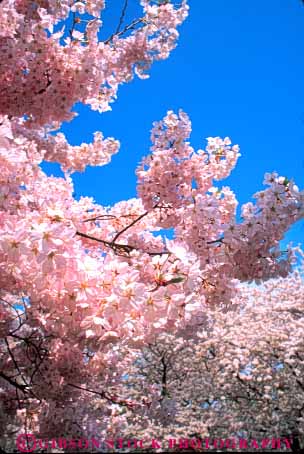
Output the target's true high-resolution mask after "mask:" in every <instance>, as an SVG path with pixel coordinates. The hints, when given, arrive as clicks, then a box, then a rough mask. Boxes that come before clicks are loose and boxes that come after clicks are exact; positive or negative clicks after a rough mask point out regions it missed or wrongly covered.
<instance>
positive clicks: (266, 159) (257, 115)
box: [44, 0, 304, 243]
mask: <svg viewBox="0 0 304 454" xmlns="http://www.w3.org/2000/svg"><path fill="white" fill-rule="evenodd" d="M123 3H124V0H108V1H107V5H108V6H107V9H106V11H105V12H104V14H103V20H104V23H105V29H104V31H103V36H105V37H107V36H109V35H110V34H111V32H112V31H113V30H114V28H115V26H116V25H117V22H118V18H119V15H120V12H121V7H122V5H123ZM138 4H139V0H129V9H128V15H127V21H128V19H129V20H130V19H132V18H134V17H138V16H139V15H140V13H141V8H140V7H139V6H138ZM189 5H190V15H189V17H188V19H187V20H186V22H185V23H184V24H183V26H182V27H181V28H180V29H179V31H180V39H179V42H178V47H177V48H176V49H175V50H174V51H173V53H172V54H171V57H170V58H169V59H167V60H165V61H162V62H156V63H155V64H154V66H153V67H152V70H151V72H150V74H151V77H150V79H148V80H139V79H135V80H134V81H133V82H132V83H130V84H126V85H124V86H122V87H121V88H120V90H119V97H118V99H117V101H116V102H115V103H114V104H113V105H112V109H113V110H112V111H110V112H106V113H104V114H101V115H100V114H97V113H95V112H91V111H90V110H89V109H88V108H86V107H83V106H77V107H76V110H77V111H78V112H79V114H80V115H79V117H78V118H76V119H75V120H74V121H73V122H71V123H70V124H66V125H64V127H63V131H64V132H65V134H66V135H67V137H68V139H69V140H70V142H71V143H72V144H79V143H81V142H84V141H91V140H92V133H93V132H94V131H96V130H101V131H102V132H103V133H104V135H105V136H113V137H115V138H117V139H119V140H120V142H121V149H120V152H119V153H118V154H117V155H116V156H114V157H113V159H112V162H111V163H110V164H109V165H107V166H104V167H96V168H92V167H91V168H89V169H87V170H86V172H85V173H83V174H79V173H77V174H74V176H73V180H74V183H75V192H76V194H77V196H78V197H79V196H80V195H86V196H93V197H94V199H95V200H96V201H97V202H98V203H100V204H102V205H110V204H113V203H115V202H117V201H119V200H122V199H127V198H130V197H134V196H136V177H135V173H134V172H135V168H136V166H137V164H138V162H139V161H140V159H141V157H142V156H144V155H146V154H148V153H149V146H150V140H149V137H150V130H151V126H152V122H153V121H155V120H159V119H161V118H162V117H163V116H164V115H165V113H166V111H167V110H178V109H179V108H182V109H183V110H184V111H185V112H187V113H188V114H189V116H190V118H191V120H192V126H193V132H192V137H191V142H192V145H193V146H194V147H195V148H203V147H204V146H205V138H206V137H209V136H223V137H225V136H229V137H230V138H231V139H232V141H233V143H238V144H239V145H240V147H241V153H242V157H241V158H240V159H239V162H238V165H237V167H236V169H235V170H234V172H233V174H232V176H231V177H229V178H228V179H227V180H226V181H225V184H229V185H230V186H231V188H232V189H233V190H234V191H235V193H236V195H237V198H238V200H239V202H240V204H242V203H245V202H247V201H250V200H251V196H252V194H253V193H255V192H257V191H259V190H261V189H262V181H263V175H264V173H265V172H271V171H277V172H278V173H279V174H281V175H284V176H287V177H288V178H294V179H295V181H296V183H297V184H298V186H299V187H300V188H301V189H304V178H303V177H304V153H303V149H304V148H303V145H304V90H303V86H304V77H303V74H304V57H303V49H304V5H303V3H302V2H301V0H254V1H245V0H230V1H227V0H189ZM44 168H45V169H46V170H47V171H48V173H53V174H58V173H57V171H56V168H55V167H54V166H52V165H46V166H44ZM303 239H304V223H303V222H301V223H298V224H297V225H296V226H295V227H294V228H293V229H292V231H291V232H290V233H289V234H288V235H287V240H288V241H290V240H292V241H294V242H296V243H298V242H303V243H304V241H303Z"/></svg>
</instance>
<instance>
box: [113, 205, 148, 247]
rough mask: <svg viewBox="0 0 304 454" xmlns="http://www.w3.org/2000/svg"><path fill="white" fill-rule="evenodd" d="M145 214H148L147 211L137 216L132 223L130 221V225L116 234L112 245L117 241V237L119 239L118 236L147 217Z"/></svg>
mask: <svg viewBox="0 0 304 454" xmlns="http://www.w3.org/2000/svg"><path fill="white" fill-rule="evenodd" d="M147 214H149V211H146V212H145V213H143V214H141V215H140V216H138V218H136V219H134V221H132V222H131V224H129V225H127V226H126V227H124V228H123V229H122V230H120V231H119V232H117V233H116V235H115V236H114V238H113V240H112V243H115V241H116V240H117V238H118V237H120V235H122V234H123V233H124V232H125V231H126V230H128V229H129V228H130V227H132V226H133V225H134V224H136V222H138V221H140V220H141V219H142V218H144V217H145V216H147Z"/></svg>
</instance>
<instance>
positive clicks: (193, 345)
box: [0, 0, 304, 448]
mask: <svg viewBox="0 0 304 454" xmlns="http://www.w3.org/2000/svg"><path fill="white" fill-rule="evenodd" d="M109 3H110V2H109ZM141 5H142V7H143V15H142V17H140V18H138V19H134V21H133V22H131V23H130V24H126V25H125V24H124V23H123V18H124V16H123V14H122V16H121V20H120V23H119V26H118V28H117V29H116V30H114V31H113V34H112V35H111V36H109V38H108V39H106V40H103V41H102V40H101V39H100V37H99V30H100V28H101V27H102V11H103V9H104V8H105V3H104V1H103V0H95V1H89V0H87V1H82V2H74V1H72V0H64V1H60V2H58V1H55V0H36V1H32V0H2V1H0V25H1V27H0V58H1V60H0V61H1V65H0V162H1V174H0V191H1V192H0V268H1V275H0V281H1V290H0V298H1V306H0V315H1V317H0V332H1V341H0V430H1V434H2V435H1V443H2V445H0V446H4V447H5V446H9V447H13V448H14V447H15V446H14V440H15V439H16V437H17V436H18V435H20V434H23V433H24V432H30V433H33V434H36V435H37V437H38V436H39V438H44V439H51V438H52V437H55V438H56V437H59V436H65V437H68V438H79V437H83V436H86V437H88V436H89V435H93V436H94V435H96V434H99V435H100V436H119V434H122V433H125V434H126V436H135V437H136V436H137V437H139V436H140V434H141V432H142V431H143V430H146V431H148V432H147V433H151V434H152V435H153V436H156V432H157V431H159V434H163V436H169V435H170V434H171V435H173V433H174V428H176V429H178V430H179V433H180V434H182V436H186V437H187V438H189V437H190V436H191V433H190V432H189V431H188V429H187V428H186V421H187V420H188V421H189V420H191V423H193V428H192V429H193V430H192V429H191V430H192V432H193V433H199V434H200V436H203V435H204V434H207V435H208V434H209V435H210V434H211V432H213V433H214V434H215V435H214V436H219V437H223V436H224V430H226V431H227V435H229V436H230V435H231V434H237V431H238V430H239V431H240V430H243V431H244V432H245V433H247V434H250V436H257V434H259V433H260V432H259V430H260V429H261V427H262V426H261V425H262V424H266V422H267V424H266V425H267V430H268V432H267V434H268V436H270V435H269V434H270V433H271V426H272V425H273V426H274V427H275V431H274V432H275V433H276V435H279V434H280V431H285V432H286V434H287V435H288V436H289V435H290V431H292V433H295V431H296V430H298V431H300V432H301V431H302V432H303V427H302V426H303V417H302V408H300V407H299V405H298V404H297V403H296V402H297V399H300V393H301V392H302V391H303V385H302V381H301V380H300V375H301V373H302V372H301V370H302V369H301V368H302V366H303V365H302V362H303V359H302V358H303V342H302V337H303V336H302V334H303V331H302V329H303V303H304V302H303V294H304V292H303V284H302V280H301V276H300V275H298V274H290V273H291V271H292V267H293V265H294V264H295V262H296V252H297V251H298V252H299V253H300V250H299V249H297V248H292V247H291V246H290V247H288V249H287V250H284V251H281V250H280V240H281V239H282V238H283V236H284V234H285V232H286V231H287V230H288V229H289V227H290V226H291V225H292V224H293V223H294V222H296V221H298V220H300V219H301V218H303V215H304V208H303V207H304V205H303V203H304V192H303V191H300V190H299V189H298V187H297V186H296V185H295V183H294V182H293V181H291V180H288V179H287V178H285V177H282V176H279V175H278V174H276V173H272V174H266V176H265V181H264V184H265V185H266V188H265V189H263V190H262V191H261V192H259V193H257V194H255V196H254V197H255V203H252V202H249V203H247V204H245V205H243V206H242V208H241V219H238V217H237V213H236V209H237V200H236V197H235V195H234V193H233V191H232V190H231V189H230V188H229V187H227V186H223V185H222V184H219V185H218V186H217V182H218V181H220V180H223V179H225V178H226V177H227V176H228V175H229V174H230V173H231V171H232V170H233V168H234V167H235V165H236V163H237V160H238V158H239V156H240V153H239V147H238V146H237V145H232V144H231V141H230V139H229V138H227V137H226V138H223V139H221V138H219V137H215V138H208V139H207V145H206V147H205V150H203V149H201V150H194V148H193V147H191V145H190V142H189V137H190V133H191V122H190V120H189V118H188V116H187V115H186V114H185V113H184V112H183V111H179V112H177V113H174V112H172V111H169V112H168V113H167V114H166V116H165V117H164V119H163V120H162V121H160V122H158V123H155V124H154V125H153V129H152V135H151V141H152V146H151V150H150V151H151V153H150V154H149V155H148V156H146V157H145V158H143V160H142V162H141V163H140V165H139V166H138V168H137V170H136V173H137V178H138V185H137V197H136V198H133V199H130V200H125V201H121V202H119V203H116V204H115V205H113V206H112V207H103V206H100V205H97V204H96V203H95V202H94V200H93V199H91V198H88V197H81V198H80V199H79V200H76V199H75V198H74V197H73V181H72V177H71V175H72V174H73V172H75V171H84V170H85V168H86V166H89V165H90V166H93V165H94V166H101V165H105V164H107V163H108V162H109V161H110V160H111V157H112V155H113V154H115V153H117V152H118V149H119V142H118V141H117V140H115V139H114V138H104V136H103V134H102V133H101V132H95V133H94V139H93V142H92V143H91V144H86V143H83V144H81V145H79V146H71V145H70V144H69V143H68V141H67V139H66V138H65V136H64V134H62V133H61V132H60V127H61V124H62V122H63V121H68V120H71V119H72V118H73V116H74V113H73V112H72V108H73V106H74V104H75V103H76V102H82V103H85V104H88V105H90V106H91V108H92V109H94V110H97V111H99V112H104V111H106V110H109V109H110V104H111V103H112V102H113V101H114V100H115V98H116V96H117V92H118V88H119V86H120V85H121V84H123V83H125V82H129V81H131V80H132V79H133V78H134V76H135V75H137V76H138V77H140V78H146V77H148V70H149V68H150V66H151V64H152V63H153V62H154V61H155V60H161V59H165V58H167V57H168V56H169V54H170V52H171V51H172V50H173V49H174V47H175V46H176V42H177V38H178V31H177V28H178V26H179V25H181V24H182V22H183V21H184V19H185V18H186V16H187V13H188V6H187V4H186V2H185V1H183V2H182V3H179V4H178V5H177V4H176V5H175V4H174V3H173V2H170V1H157V2H155V1H148V0H142V1H141ZM125 6H127V2H126V3H125ZM43 161H49V162H56V163H59V164H60V165H61V168H62V170H63V172H64V177H63V178H61V177H60V178H59V177H51V176H48V175H46V173H44V171H43V170H42V169H41V166H40V164H41V163H42V162H43ZM161 229H172V230H173V231H174V237H173V239H167V238H165V237H164V236H163V235H161V234H158V233H157V232H158V231H159V230H161ZM266 280H268V283H266V284H265V286H264V287H258V286H257V284H260V283H261V282H262V281H266ZM248 282H251V283H252V282H253V283H254V284H253V285H251V286H248ZM163 333H166V335H164V334H163ZM149 349H150V350H149ZM164 349H165V350H166V352H169V353H170V354H169V353H168V355H167V353H166V354H165V353H164V351H165V350H164ZM153 355H154V356H153ZM170 355H173V357H174V361H173V362H174V364H173V366H172V362H171V363H170V365H168V366H165V361H166V360H167V359H164V358H165V357H169V356H170ZM175 358H176V359H175ZM209 360H210V361H209ZM156 363H157V364H160V367H161V369H160V372H158V366H155V364H156ZM188 363H189V364H188ZM147 364H148V365H147ZM154 366H155V367H154ZM145 367H148V369H149V372H148V373H146V372H144V370H145ZM164 367H165V368H166V367H168V374H169V375H167V376H166V377H165V378H166V380H167V378H168V377H169V379H168V380H169V381H168V380H167V381H164V380H165V379H164V375H163V374H164ZM166 370H167V369H166ZM246 371H247V372H246ZM158 373H160V374H162V378H161V379H160V378H159V377H157V374H158ZM155 374H156V375H155ZM143 377H144V378H143ZM185 377H186V378H185ZM185 380H186V381H187V383H188V385H187V386H186V385H185V383H186V382H185ZM267 383H269V384H267ZM297 386H298V387H297ZM171 388H172V389H171ZM293 388H295V389H296V391H294V389H293ZM253 396H254V398H255V399H256V401H254V403H253V404H252V403H251V401H252V400H253ZM259 396H260V399H259ZM204 402H207V404H208V405H207V404H206V405H207V406H204V405H203V404H204ZM219 402H220V403H219ZM252 405H253V407H252ZM203 411H204V412H205V413H204V414H206V415H207V416H206V418H205V417H204V422H203V423H201V416H202V412H203ZM246 412H247V413H246ZM244 415H245V416H244ZM262 415H263V418H264V417H265V418H266V419H265V420H264V419H263V421H262V419H261V418H262ZM286 419H288V420H289V421H291V422H290V423H286V424H285V423H284V421H286ZM224 420H225V421H224ZM265 421H266V422H265ZM224 423H225V424H224ZM223 424H224V425H223ZM284 424H285V425H284ZM288 424H289V425H288ZM127 425H129V429H127ZM253 425H254V427H253ZM250 427H251V428H250ZM228 432H229V433H228ZM102 434H103V435H102Z"/></svg>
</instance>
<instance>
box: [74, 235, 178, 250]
mask: <svg viewBox="0 0 304 454" xmlns="http://www.w3.org/2000/svg"><path fill="white" fill-rule="evenodd" d="M76 235H78V236H81V237H82V238H86V239H88V240H92V241H97V242H98V243H102V244H104V245H105V246H106V247H109V248H111V249H113V251H114V252H117V251H121V252H125V253H127V254H129V253H130V252H131V251H135V250H138V249H137V248H136V247H135V246H130V245H129V244H119V243H113V242H112V241H106V240H102V239H101V238H96V237H94V236H92V235H88V234H87V233H83V232H79V231H78V230H77V231H76ZM142 252H145V253H146V254H148V255H150V256H152V257H153V256H155V255H165V254H171V252H169V251H160V252H146V251H142Z"/></svg>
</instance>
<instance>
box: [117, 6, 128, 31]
mask: <svg viewBox="0 0 304 454" xmlns="http://www.w3.org/2000/svg"><path fill="white" fill-rule="evenodd" d="M127 7H128V0H125V4H124V6H123V9H122V12H121V15H120V18H119V24H118V25H117V28H116V30H115V33H114V34H115V35H117V33H119V32H120V28H121V26H122V24H123V21H124V18H125V15H126V12H127Z"/></svg>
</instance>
